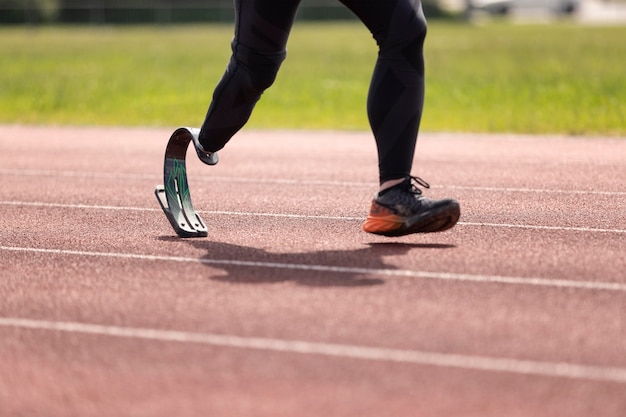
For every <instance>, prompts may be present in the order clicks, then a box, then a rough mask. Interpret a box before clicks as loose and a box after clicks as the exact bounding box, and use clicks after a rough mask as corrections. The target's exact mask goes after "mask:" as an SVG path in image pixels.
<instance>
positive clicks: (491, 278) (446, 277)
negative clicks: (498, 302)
mask: <svg viewBox="0 0 626 417" xmlns="http://www.w3.org/2000/svg"><path fill="white" fill-rule="evenodd" d="M0 250H2V251H7V252H27V253H41V254H48V255H64V256H91V257H99V258H119V259H134V260H141V261H165V262H184V263H200V264H204V265H219V266H241V267H251V268H268V269H287V270H299V271H316V272H327V273H338V274H358V275H374V276H386V277H404V278H420V279H433V280H440V281H457V282H479V283H495V284H508V285H528V286H538V287H552V288H570V289H583V290H603V291H618V292H626V284H625V283H619V282H602V281H575V280H567V279H546V278H533V277H527V278H524V277H509V276H501V275H473V274H457V273H451V272H430V271H414V270H408V269H381V268H357V267H346V266H332V265H313V264H297V263H282V262H257V261H242V260H233V259H210V258H191V257H182V256H165V255H147V254H133V253H120V252H90V251H80V250H67V249H45V248H32V247H15V246H0Z"/></svg>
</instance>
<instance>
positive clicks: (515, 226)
mask: <svg viewBox="0 0 626 417" xmlns="http://www.w3.org/2000/svg"><path fill="white" fill-rule="evenodd" d="M0 205H6V206H26V207H50V208H67V209H91V210H119V211H124V210H126V211H154V212H160V211H161V210H160V209H157V208H147V207H129V206H100V205H87V204H62V203H43V202H32V201H0ZM197 211H198V213H200V214H208V215H224V216H244V217H278V218H288V219H319V220H340V221H361V220H363V218H364V217H351V216H320V215H310V214H288V213H258V212H242V211H224V210H197ZM457 224H458V225H459V226H478V227H494V228H498V227H500V228H506V229H532V230H555V231H568V232H585V233H618V234H626V229H600V228H593V227H570V226H542V225H531V224H509V223H481V222H458V223H457Z"/></svg>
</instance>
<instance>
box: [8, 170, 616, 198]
mask: <svg viewBox="0 0 626 417" xmlns="http://www.w3.org/2000/svg"><path fill="white" fill-rule="evenodd" d="M0 175H11V176H33V177H65V178H102V179H129V180H156V181H158V180H161V178H162V177H161V176H160V175H147V174H132V173H120V172H84V171H55V170H33V169H24V170H21V169H0ZM194 181H203V182H204V181H210V182H227V183H228V182H234V183H248V184H282V185H327V186H344V187H370V188H375V187H376V183H374V182H368V181H332V180H298V179H287V178H256V177H251V178H241V177H224V176H215V177H212V176H198V177H196V178H194ZM432 188H434V189H448V190H464V191H489V192H506V193H544V194H573V195H605V196H626V191H603V190H563V189H549V188H547V189H543V188H515V187H484V186H462V185H433V186H432Z"/></svg>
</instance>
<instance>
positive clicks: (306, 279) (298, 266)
mask: <svg viewBox="0 0 626 417" xmlns="http://www.w3.org/2000/svg"><path fill="white" fill-rule="evenodd" d="M185 242H187V243H189V244H190V245H192V246H193V247H195V248H197V249H201V250H203V251H206V255H204V256H202V257H201V258H200V260H201V261H202V263H203V264H205V265H207V267H210V268H213V269H215V268H218V269H221V270H223V271H224V274H220V275H212V276H211V277H210V279H212V280H215V281H222V282H229V283H234V284H267V283H283V282H294V283H296V284H298V285H305V286H311V287H364V286H374V285H382V284H384V283H385V280H384V279H381V278H373V277H372V275H373V271H372V270H397V269H398V268H397V267H396V266H394V265H391V264H388V263H386V262H385V259H384V258H385V257H389V256H402V255H406V254H407V253H408V252H409V251H411V250H417V249H441V250H443V249H451V248H454V247H455V246H454V245H445V244H414V243H399V242H384V243H383V242H376V243H369V244H367V245H365V246H364V247H362V248H359V249H352V250H328V251H325V250H322V251H313V252H296V253H287V252H285V253H275V252H268V251H266V250H264V249H258V248H250V247H245V246H238V245H232V244H228V243H222V242H211V241H207V240H185ZM374 274H375V273H374Z"/></svg>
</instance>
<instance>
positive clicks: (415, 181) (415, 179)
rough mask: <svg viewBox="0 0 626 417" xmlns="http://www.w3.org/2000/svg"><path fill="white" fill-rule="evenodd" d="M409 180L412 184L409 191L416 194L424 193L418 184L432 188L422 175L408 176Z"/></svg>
mask: <svg viewBox="0 0 626 417" xmlns="http://www.w3.org/2000/svg"><path fill="white" fill-rule="evenodd" d="M408 180H409V184H410V186H409V189H408V191H409V192H410V193H413V194H415V195H422V190H421V189H420V188H419V187H418V186H421V187H423V188H430V184H428V183H427V182H426V181H424V180H423V179H422V178H420V177H414V176H412V175H410V176H409V177H408Z"/></svg>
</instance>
